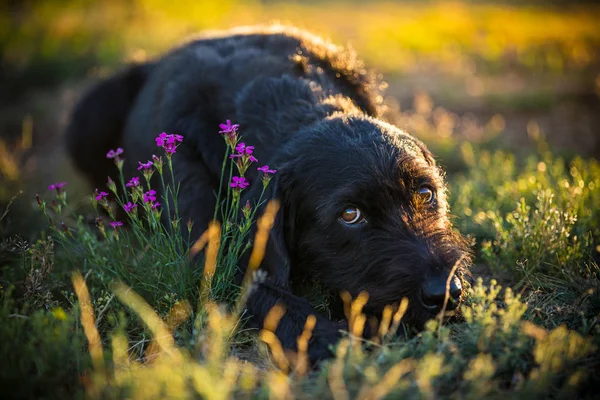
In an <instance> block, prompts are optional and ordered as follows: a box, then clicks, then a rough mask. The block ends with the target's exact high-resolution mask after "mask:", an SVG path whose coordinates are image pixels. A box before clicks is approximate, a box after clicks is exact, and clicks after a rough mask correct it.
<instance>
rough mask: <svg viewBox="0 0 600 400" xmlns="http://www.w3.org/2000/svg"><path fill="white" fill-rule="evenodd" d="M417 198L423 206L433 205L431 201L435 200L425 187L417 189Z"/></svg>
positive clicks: (429, 190)
mask: <svg viewBox="0 0 600 400" xmlns="http://www.w3.org/2000/svg"><path fill="white" fill-rule="evenodd" d="M419 197H420V198H421V201H423V202H424V203H425V204H431V203H433V200H435V194H434V193H433V190H432V189H431V187H430V186H427V185H424V186H421V188H420V189H419Z"/></svg>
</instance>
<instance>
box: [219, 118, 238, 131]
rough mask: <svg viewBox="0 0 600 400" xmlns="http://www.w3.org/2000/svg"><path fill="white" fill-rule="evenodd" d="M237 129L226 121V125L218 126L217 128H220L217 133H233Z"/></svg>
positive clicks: (236, 126)
mask: <svg viewBox="0 0 600 400" xmlns="http://www.w3.org/2000/svg"><path fill="white" fill-rule="evenodd" d="M239 127H240V126H239V125H238V124H234V125H232V124H231V121H230V120H227V123H226V124H219V128H221V130H220V131H219V133H235V132H236V131H237V130H238V128H239Z"/></svg>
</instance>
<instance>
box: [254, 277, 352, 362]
mask: <svg viewBox="0 0 600 400" xmlns="http://www.w3.org/2000/svg"><path fill="white" fill-rule="evenodd" d="M255 284H256V285H257V286H256V287H255V288H254V289H253V290H252V292H251V294H250V296H249V298H248V302H247V303H246V309H247V311H248V313H249V314H250V321H249V325H250V326H251V327H253V328H257V329H262V328H263V324H264V321H265V317H266V316H267V313H268V312H269V310H271V308H273V307H274V306H275V305H276V304H278V303H279V304H281V305H283V306H284V307H285V314H284V315H283V317H282V318H281V320H280V321H279V324H278V325H277V328H276V330H275V335H276V336H277V338H278V339H279V341H280V342H281V345H282V346H283V348H284V349H289V350H294V351H297V350H298V346H297V339H298V336H300V335H301V334H302V331H303V329H304V324H305V322H306V319H307V318H308V316H309V315H311V314H312V315H314V316H315V317H316V319H317V323H316V325H315V327H314V329H313V332H312V337H311V339H310V341H309V343H308V357H309V359H310V361H311V362H312V363H317V362H319V361H321V360H324V359H327V358H330V357H332V356H333V353H332V351H331V349H330V347H331V346H332V345H335V344H336V343H337V342H338V340H339V339H340V337H341V332H340V331H341V330H346V329H347V324H346V323H344V322H340V323H336V322H333V321H330V320H329V319H327V318H325V317H323V316H321V315H319V314H318V313H317V311H316V310H315V309H314V307H313V306H311V305H310V303H309V302H308V301H306V300H305V299H303V298H301V297H298V296H295V295H294V294H292V293H291V292H290V291H288V290H287V289H285V288H282V287H281V286H278V285H276V284H274V283H273V282H272V281H270V280H269V279H267V280H266V281H264V282H256V283H255Z"/></svg>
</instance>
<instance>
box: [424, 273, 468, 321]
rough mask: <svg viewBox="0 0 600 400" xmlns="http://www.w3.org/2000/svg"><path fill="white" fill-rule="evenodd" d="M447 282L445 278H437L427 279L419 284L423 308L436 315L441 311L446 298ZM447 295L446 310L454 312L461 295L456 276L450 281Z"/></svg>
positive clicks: (458, 280)
mask: <svg viewBox="0 0 600 400" xmlns="http://www.w3.org/2000/svg"><path fill="white" fill-rule="evenodd" d="M447 280H448V278H447V277H443V276H437V277H432V278H428V279H427V280H425V282H423V283H422V284H421V303H422V304H423V306H424V307H425V308H427V309H428V310H430V311H432V312H436V313H437V312H439V311H440V310H441V309H442V307H443V306H444V299H445V297H446V282H447ZM448 294H449V296H448V302H447V303H446V310H454V309H455V308H456V307H457V306H458V302H459V299H460V295H461V294H462V285H461V284H460V279H458V278H457V277H456V276H454V277H452V279H451V280H450V287H449V293H448Z"/></svg>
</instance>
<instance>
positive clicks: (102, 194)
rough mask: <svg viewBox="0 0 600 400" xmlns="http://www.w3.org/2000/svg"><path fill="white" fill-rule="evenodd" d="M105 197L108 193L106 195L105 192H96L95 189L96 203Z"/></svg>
mask: <svg viewBox="0 0 600 400" xmlns="http://www.w3.org/2000/svg"><path fill="white" fill-rule="evenodd" d="M106 196H108V193H106V192H98V189H96V201H100V200H102V199H103V198H105V197H106Z"/></svg>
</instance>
